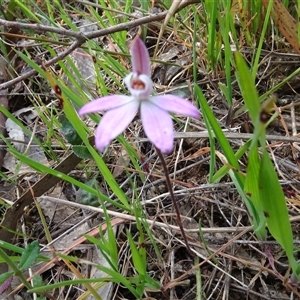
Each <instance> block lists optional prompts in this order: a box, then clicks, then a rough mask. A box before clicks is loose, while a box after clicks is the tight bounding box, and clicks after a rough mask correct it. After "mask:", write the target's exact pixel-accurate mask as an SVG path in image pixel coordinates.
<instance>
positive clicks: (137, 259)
mask: <svg viewBox="0 0 300 300" xmlns="http://www.w3.org/2000/svg"><path fill="white" fill-rule="evenodd" d="M127 237H128V241H129V246H130V250H131V253H132V261H133V265H134V267H135V269H136V270H137V271H138V273H139V274H140V275H143V276H145V275H146V264H145V263H144V260H143V257H142V256H141V255H140V252H139V250H138V249H137V247H136V245H135V243H134V240H133V238H132V235H131V233H130V232H129V231H128V232H127Z"/></svg>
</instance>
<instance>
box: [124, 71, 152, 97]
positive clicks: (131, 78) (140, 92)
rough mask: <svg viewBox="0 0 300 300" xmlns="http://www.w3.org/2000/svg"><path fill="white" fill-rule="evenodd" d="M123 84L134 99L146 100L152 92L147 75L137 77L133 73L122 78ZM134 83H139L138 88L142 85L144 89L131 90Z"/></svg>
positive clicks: (150, 82)
mask: <svg viewBox="0 0 300 300" xmlns="http://www.w3.org/2000/svg"><path fill="white" fill-rule="evenodd" d="M124 82H125V84H126V86H127V88H128V90H129V92H130V94H131V95H132V96H133V97H134V98H136V99H140V100H143V99H148V98H149V97H150V95H151V92H152V84H153V83H152V80H151V78H150V77H149V76H148V75H144V74H142V75H139V76H137V75H136V74H134V73H130V74H128V75H127V76H126V77H125V78H124ZM134 82H141V84H140V86H141V85H143V86H144V88H143V89H142V88H133V86H134Z"/></svg>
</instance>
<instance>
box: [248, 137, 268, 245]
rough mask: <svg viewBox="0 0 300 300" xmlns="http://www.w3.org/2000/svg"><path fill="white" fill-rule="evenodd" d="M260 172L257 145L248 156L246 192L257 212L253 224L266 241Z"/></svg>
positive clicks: (257, 232)
mask: <svg viewBox="0 0 300 300" xmlns="http://www.w3.org/2000/svg"><path fill="white" fill-rule="evenodd" d="M259 171H260V159H259V156H258V147H257V143H255V145H254V146H253V147H252V148H251V150H250V151H249V154H248V165H247V171H246V172H247V175H246V178H245V185H244V191H245V194H246V196H247V197H248V198H249V201H251V202H252V204H253V206H254V208H255V210H254V211H253V215H252V219H251V223H252V224H253V226H254V231H255V233H256V235H257V236H258V237H259V239H262V240H266V238H267V231H266V228H265V225H266V220H265V216H264V213H263V207H262V202H261V198H260V193H259V187H258V181H259Z"/></svg>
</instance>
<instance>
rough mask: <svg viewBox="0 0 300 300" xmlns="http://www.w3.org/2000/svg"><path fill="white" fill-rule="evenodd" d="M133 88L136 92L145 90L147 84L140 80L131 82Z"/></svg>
mask: <svg viewBox="0 0 300 300" xmlns="http://www.w3.org/2000/svg"><path fill="white" fill-rule="evenodd" d="M131 87H132V88H133V89H134V90H144V89H145V87H146V86H145V83H144V82H143V81H141V80H139V79H133V80H132V82H131Z"/></svg>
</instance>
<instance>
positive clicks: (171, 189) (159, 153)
mask: <svg viewBox="0 0 300 300" xmlns="http://www.w3.org/2000/svg"><path fill="white" fill-rule="evenodd" d="M155 149H156V152H157V154H158V157H159V159H160V161H161V163H162V166H163V169H164V172H165V176H166V183H167V186H168V190H169V192H170V197H171V199H172V202H173V205H174V207H175V212H176V219H177V223H178V226H179V228H180V231H181V234H182V237H183V239H184V242H185V246H186V249H187V251H188V254H189V255H190V256H191V257H194V254H193V252H192V250H191V248H190V245H189V243H188V240H187V237H186V234H185V232H184V229H183V225H182V222H181V218H180V211H179V207H178V204H177V202H176V199H175V196H174V193H173V187H172V183H171V180H170V176H169V171H168V167H167V165H166V161H165V159H164V156H163V154H162V153H161V151H160V150H159V149H158V148H156V147H155Z"/></svg>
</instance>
